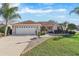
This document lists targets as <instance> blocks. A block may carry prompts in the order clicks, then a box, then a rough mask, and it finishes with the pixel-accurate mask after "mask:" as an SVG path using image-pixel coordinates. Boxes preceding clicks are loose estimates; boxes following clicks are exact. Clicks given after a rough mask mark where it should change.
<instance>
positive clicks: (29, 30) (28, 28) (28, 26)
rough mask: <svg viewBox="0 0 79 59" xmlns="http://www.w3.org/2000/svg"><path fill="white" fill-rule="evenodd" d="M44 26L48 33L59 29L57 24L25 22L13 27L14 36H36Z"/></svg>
mask: <svg viewBox="0 0 79 59" xmlns="http://www.w3.org/2000/svg"><path fill="white" fill-rule="evenodd" d="M42 26H45V27H46V28H47V29H48V31H53V30H56V29H57V25H56V24H51V23H48V22H34V21H24V22H20V23H16V24H13V25H12V34H13V35H15V34H22V35H23V34H27V35H29V34H36V32H40V30H41V27H42Z"/></svg>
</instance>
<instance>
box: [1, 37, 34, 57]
mask: <svg viewBox="0 0 79 59" xmlns="http://www.w3.org/2000/svg"><path fill="white" fill-rule="evenodd" d="M33 37H35V36H7V37H2V38H0V56H19V55H20V54H21V52H22V51H23V50H24V48H25V47H27V46H28V44H29V42H30V41H31V40H30V39H31V38H33Z"/></svg>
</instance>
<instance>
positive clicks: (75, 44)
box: [23, 35, 79, 56]
mask: <svg viewBox="0 0 79 59" xmlns="http://www.w3.org/2000/svg"><path fill="white" fill-rule="evenodd" d="M78 55H79V35H74V36H70V37H61V38H50V39H48V40H47V41H45V42H43V43H42V44H40V45H38V46H37V47H35V48H33V49H32V50H30V51H28V52H27V53H25V54H23V56H78Z"/></svg>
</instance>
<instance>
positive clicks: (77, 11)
mask: <svg viewBox="0 0 79 59" xmlns="http://www.w3.org/2000/svg"><path fill="white" fill-rule="evenodd" d="M73 12H74V13H76V14H78V15H79V7H76V8H74V9H73V10H72V11H70V13H69V14H70V15H71V14H72V13H73Z"/></svg>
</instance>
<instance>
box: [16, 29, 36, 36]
mask: <svg viewBox="0 0 79 59" xmlns="http://www.w3.org/2000/svg"><path fill="white" fill-rule="evenodd" d="M35 32H36V28H16V34H27V35H29V34H35Z"/></svg>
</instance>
